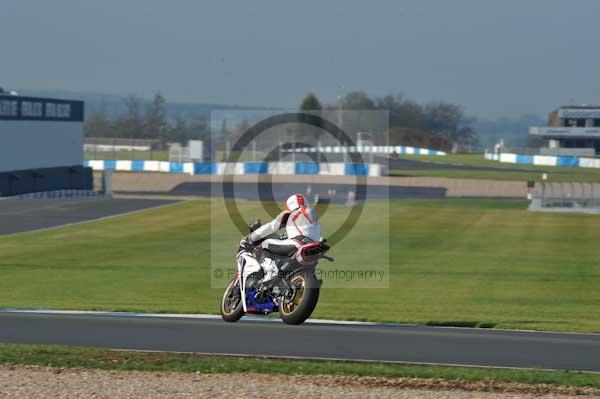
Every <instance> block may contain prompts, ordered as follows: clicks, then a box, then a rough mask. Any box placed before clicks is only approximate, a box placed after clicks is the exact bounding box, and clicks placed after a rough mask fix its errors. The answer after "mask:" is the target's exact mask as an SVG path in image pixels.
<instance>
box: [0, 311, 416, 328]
mask: <svg viewBox="0 0 600 399" xmlns="http://www.w3.org/2000/svg"><path fill="white" fill-rule="evenodd" d="M0 313H24V314H40V315H75V316H110V317H132V318H133V317H147V318H165V319H196V320H221V316H219V315H213V314H189V313H135V312H101V311H85V310H49V309H12V308H0ZM243 320H248V321H260V322H266V323H283V322H282V321H281V320H280V319H275V318H269V317H263V316H252V315H250V316H244V318H243V319H242V321H243ZM305 323H308V324H336V325H347V326H352V325H364V326H379V325H387V324H382V323H376V322H362V321H346V320H323V319H309V320H307V321H306V322H305ZM405 326H409V324H405ZM411 326H412V324H411Z"/></svg>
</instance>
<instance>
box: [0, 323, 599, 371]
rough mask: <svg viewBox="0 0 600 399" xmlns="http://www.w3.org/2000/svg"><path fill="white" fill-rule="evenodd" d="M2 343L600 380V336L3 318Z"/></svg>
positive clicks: (386, 327) (392, 327)
mask: <svg viewBox="0 0 600 399" xmlns="http://www.w3.org/2000/svg"><path fill="white" fill-rule="evenodd" d="M0 326H1V327H0V342H3V343H23V344H62V345H77V346H91V347H100V348H114V349H130V350H154V351H176V352H198V353H210V354H233V355H257V356H283V357H297V358H328V359H343V360H365V361H376V362H415V363H435V364H454V365H471V366H495V367H519V368H541V369H558V370H577V371H593V372H600V335H593V334H589V335H585V334H561V333H536V332H517V331H501V330H484V329H459V328H439V327H438V328H436V327H425V326H408V325H407V326H400V325H352V324H349V325H344V324H341V325H340V324H327V323H320V324H304V325H302V326H287V325H284V324H283V323H281V322H273V321H241V322H239V323H235V324H230V323H225V322H223V321H221V320H220V319H217V318H204V319H186V318H177V317H123V316H114V315H56V314H54V315H50V314H30V313H29V314H22V313H4V312H0Z"/></svg>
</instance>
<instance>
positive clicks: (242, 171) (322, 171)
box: [83, 160, 383, 176]
mask: <svg viewBox="0 0 600 399" xmlns="http://www.w3.org/2000/svg"><path fill="white" fill-rule="evenodd" d="M83 164H84V166H89V167H90V168H92V169H93V170H107V169H113V170H117V171H126V172H129V171H133V172H164V173H187V174H190V175H223V174H235V175H256V174H267V173H270V174H282V175H330V176H382V174H383V169H382V167H381V165H378V164H366V163H365V164H353V163H344V162H332V163H324V162H323V163H318V162H296V163H294V162H269V163H267V162H262V161H253V162H239V163H235V164H234V163H224V162H216V163H210V162H183V163H181V162H167V161H140V160H119V161H115V160H90V161H84V162H83Z"/></svg>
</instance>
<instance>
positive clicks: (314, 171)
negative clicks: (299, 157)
mask: <svg viewBox="0 0 600 399" xmlns="http://www.w3.org/2000/svg"><path fill="white" fill-rule="evenodd" d="M294 172H295V173H296V174H297V175H318V174H319V164H318V163H317V162H296V166H295V170H294Z"/></svg>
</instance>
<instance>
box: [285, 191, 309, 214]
mask: <svg viewBox="0 0 600 399" xmlns="http://www.w3.org/2000/svg"><path fill="white" fill-rule="evenodd" d="M306 203H307V201H306V197H304V195H302V194H293V195H292V196H290V198H288V199H287V201H286V202H285V206H286V207H287V210H288V211H295V210H296V209H298V208H303V207H305V206H306Z"/></svg>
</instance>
